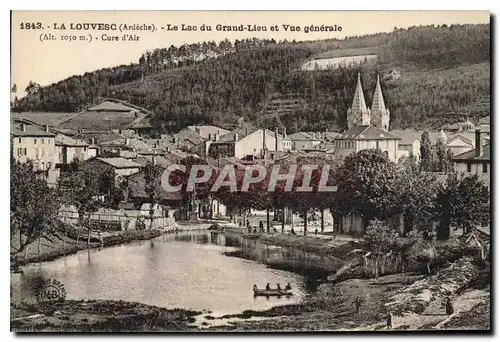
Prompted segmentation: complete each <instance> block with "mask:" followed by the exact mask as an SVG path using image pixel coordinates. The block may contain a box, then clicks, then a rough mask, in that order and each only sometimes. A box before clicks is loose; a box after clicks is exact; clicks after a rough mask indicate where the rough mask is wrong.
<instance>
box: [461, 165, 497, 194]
mask: <svg viewBox="0 0 500 342" xmlns="http://www.w3.org/2000/svg"><path fill="white" fill-rule="evenodd" d="M485 163H486V164H487V166H486V173H483V163H471V172H467V164H468V163H466V162H455V163H454V167H455V171H456V172H457V173H458V174H459V175H460V174H462V173H463V174H464V176H467V175H478V176H479V179H480V180H482V181H483V183H484V185H486V186H487V187H488V190H490V177H491V163H490V162H489V161H486V162H485Z"/></svg>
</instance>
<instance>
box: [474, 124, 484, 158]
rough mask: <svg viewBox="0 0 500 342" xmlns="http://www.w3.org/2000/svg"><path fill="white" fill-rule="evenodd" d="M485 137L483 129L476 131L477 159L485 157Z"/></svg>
mask: <svg viewBox="0 0 500 342" xmlns="http://www.w3.org/2000/svg"><path fill="white" fill-rule="evenodd" d="M483 149H484V147H483V136H482V132H481V128H478V129H476V157H481V156H482V155H483Z"/></svg>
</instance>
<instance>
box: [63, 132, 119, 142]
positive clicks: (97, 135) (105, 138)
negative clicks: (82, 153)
mask: <svg viewBox="0 0 500 342" xmlns="http://www.w3.org/2000/svg"><path fill="white" fill-rule="evenodd" d="M73 138H75V139H82V140H85V141H87V142H88V143H90V142H91V141H92V139H94V140H95V143H97V144H103V143H107V142H109V141H113V140H117V139H125V137H124V136H123V135H121V134H118V133H116V132H112V131H85V132H82V133H78V134H75V135H74V136H73Z"/></svg>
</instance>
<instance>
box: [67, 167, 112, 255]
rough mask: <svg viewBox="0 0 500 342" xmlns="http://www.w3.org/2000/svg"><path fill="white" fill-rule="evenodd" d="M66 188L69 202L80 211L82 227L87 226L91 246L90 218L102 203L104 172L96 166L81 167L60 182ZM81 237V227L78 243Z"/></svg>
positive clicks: (88, 243)
mask: <svg viewBox="0 0 500 342" xmlns="http://www.w3.org/2000/svg"><path fill="white" fill-rule="evenodd" d="M59 185H60V187H62V188H64V189H65V190H66V197H67V198H68V202H69V203H70V204H72V205H74V206H75V207H76V209H77V211H78V219H79V221H80V224H81V225H82V227H85V226H86V227H87V233H88V235H87V247H90V234H91V225H90V218H91V216H92V213H93V212H96V211H97V210H98V209H99V207H100V206H101V205H102V202H101V199H100V195H101V194H102V190H101V189H102V174H101V173H99V172H98V171H97V170H96V169H94V168H84V169H81V168H79V169H78V170H76V171H73V172H70V173H67V174H64V175H63V176H62V177H61V179H60V183H59ZM79 239H80V229H78V232H77V238H76V243H77V245H78V243H79Z"/></svg>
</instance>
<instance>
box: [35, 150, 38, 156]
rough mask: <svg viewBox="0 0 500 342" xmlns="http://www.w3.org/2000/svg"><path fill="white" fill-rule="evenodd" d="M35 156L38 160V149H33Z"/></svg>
mask: <svg viewBox="0 0 500 342" xmlns="http://www.w3.org/2000/svg"><path fill="white" fill-rule="evenodd" d="M35 156H36V158H38V149H37V148H35Z"/></svg>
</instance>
